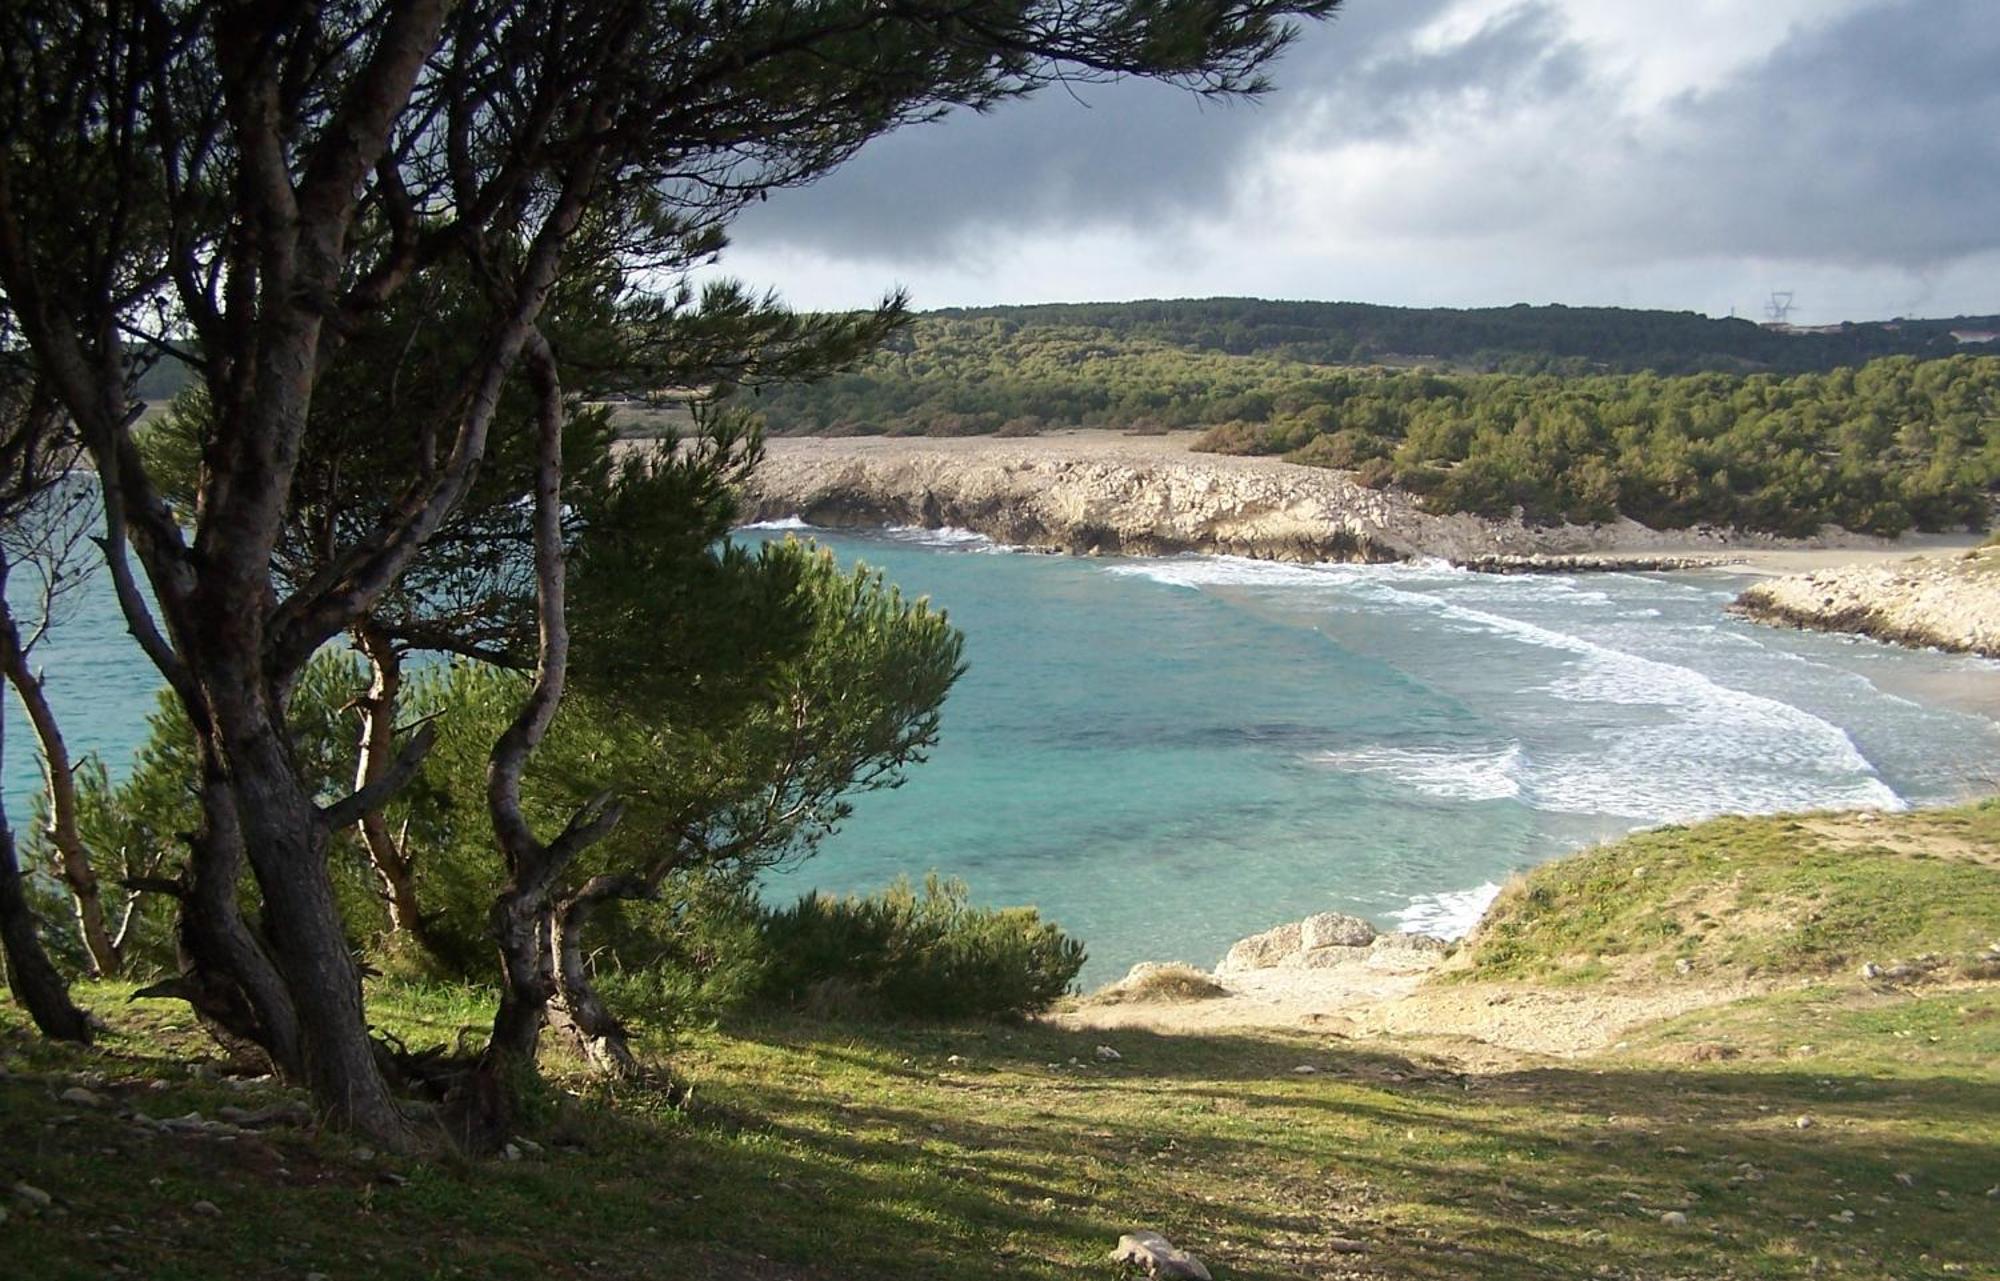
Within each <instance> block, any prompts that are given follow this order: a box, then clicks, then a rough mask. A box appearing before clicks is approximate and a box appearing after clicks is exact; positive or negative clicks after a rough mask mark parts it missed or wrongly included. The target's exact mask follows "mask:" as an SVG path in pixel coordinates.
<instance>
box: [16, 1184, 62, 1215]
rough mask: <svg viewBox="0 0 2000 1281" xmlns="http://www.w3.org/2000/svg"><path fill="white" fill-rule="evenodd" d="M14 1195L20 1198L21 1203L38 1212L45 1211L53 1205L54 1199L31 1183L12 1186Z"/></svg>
mask: <svg viewBox="0 0 2000 1281" xmlns="http://www.w3.org/2000/svg"><path fill="white" fill-rule="evenodd" d="M14 1195H15V1196H17V1197H20V1198H21V1199H22V1200H23V1201H26V1202H27V1203H28V1204H29V1205H32V1206H34V1207H35V1208H36V1209H38V1210H45V1209H47V1208H48V1207H49V1206H51V1205H53V1204H54V1203H55V1198H54V1197H52V1196H50V1195H49V1194H48V1193H46V1192H44V1191H42V1190H41V1189H40V1188H38V1187H36V1186H35V1185H34V1184H32V1183H16V1184H15V1185H14Z"/></svg>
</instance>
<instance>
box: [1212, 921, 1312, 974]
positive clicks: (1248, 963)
mask: <svg viewBox="0 0 2000 1281" xmlns="http://www.w3.org/2000/svg"><path fill="white" fill-rule="evenodd" d="M1299 937H1300V928H1299V922H1297V921H1293V922H1291V923H1290V924H1287V925H1280V926H1278V927H1277V928H1275V929H1269V930H1265V931H1264V932H1263V933H1262V934H1252V935H1251V936H1250V937H1249V938H1247V939H1242V940H1239V941H1238V942H1237V943H1236V945H1235V946H1233V947H1231V948H1230V949H1229V954H1228V955H1227V956H1225V957H1223V958H1222V964H1220V965H1218V966H1216V967H1215V972H1216V973H1217V974H1227V973H1230V972H1231V971H1232V970H1235V971H1240V970H1268V969H1270V968H1272V967H1273V966H1275V965H1277V964H1278V963H1279V962H1281V961H1283V960H1284V959H1285V958H1286V957H1288V956H1290V955H1291V954H1292V953H1294V952H1297V951H1298V950H1299Z"/></svg>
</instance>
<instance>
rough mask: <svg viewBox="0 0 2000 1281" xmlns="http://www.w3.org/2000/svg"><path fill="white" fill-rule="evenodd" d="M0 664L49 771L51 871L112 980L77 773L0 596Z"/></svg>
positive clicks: (101, 970)
mask: <svg viewBox="0 0 2000 1281" xmlns="http://www.w3.org/2000/svg"><path fill="white" fill-rule="evenodd" d="M4 583H5V577H4V575H0V590H4ZM0 667H4V668H5V669H6V676H7V681H8V683H9V684H11V685H12V686H13V687H14V692H15V694H17V695H18V696H19V697H20V699H21V707H22V708H23V709H24V710H25V711H26V712H27V713H28V722H29V724H31V725H32V726H34V730H35V737H36V738H37V739H38V740H39V741H40V742H41V747H42V764H43V767H44V769H45V770H46V771H47V774H48V795H49V840H50V842H51V843H52V844H53V845H54V846H55V848H56V859H55V866H56V874H57V875H58V876H59V877H60V878H61V879H62V883H63V884H64V885H65V886H67V887H68V888H69V894H70V900H71V901H72V902H73V903H74V904H75V905H76V923H77V928H78V930H79V931H80V932H81V933H82V935H83V945H84V947H85V948H86V949H88V950H89V952H90V962H91V966H92V967H93V968H94V969H95V970H96V971H97V975H98V977H100V978H116V977H117V976H118V973H119V971H120V970H121V969H122V968H123V967H124V966H123V958H122V957H120V956H119V954H118V945H117V943H116V942H114V941H113V939H112V935H111V929H110V926H109V925H108V924H107V923H106V921H105V915H104V896H103V894H102V893H101V891H100V890H99V887H98V882H97V871H96V869H95V867H93V866H92V863H91V858H90V851H89V850H88V849H87V848H85V846H84V843H83V834H82V832H81V831H80V830H79V829H78V827H77V812H76V774H75V769H74V766H73V765H72V763H71V761H70V758H69V745H68V744H67V743H65V742H64V741H63V736H62V727H61V726H60V725H59V724H57V722H56V714H55V709H54V708H53V707H51V706H50V705H49V696H48V690H47V689H46V688H45V687H44V686H43V684H42V681H41V678H40V677H38V676H36V675H35V674H34V673H33V672H32V671H30V670H29V669H28V656H27V654H25V653H24V652H22V648H21V632H20V628H19V626H18V625H17V624H16V623H15V621H14V613H13V611H12V610H11V609H9V608H8V607H7V604H6V600H5V598H4V597H0Z"/></svg>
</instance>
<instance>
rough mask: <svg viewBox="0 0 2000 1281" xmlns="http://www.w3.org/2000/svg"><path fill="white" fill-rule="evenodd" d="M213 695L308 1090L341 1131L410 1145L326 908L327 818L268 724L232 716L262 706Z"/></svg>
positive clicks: (356, 979)
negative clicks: (218, 707) (234, 702)
mask: <svg viewBox="0 0 2000 1281" xmlns="http://www.w3.org/2000/svg"><path fill="white" fill-rule="evenodd" d="M211 698H213V699H214V701H215V702H217V703H220V704H222V711H221V714H219V715H218V717H217V719H218V722H219V723H220V725H221V727H222V729H223V741H224V743H225V745H226V747H227V748H228V749H229V752H230V755H229V760H228V764H229V767H230V768H229V780H228V781H229V790H230V792H231V799H232V800H233V801H234V803H235V805H236V812H237V815H238V817H239V821H240V823H241V831H242V837H243V848H244V850H245V851H246V853H247V854H248V857H249V861H250V866H251V870H252V872H253V873H254V874H255V875H256V878H257V885H258V888H259V889H260V890H262V891H263V896H264V934H265V937H266V939H267V940H268V942H269V947H270V951H271V954H272V957H273V959H274V960H275V961H276V963H277V969H278V972H279V973H280V974H281V975H283V977H284V988H285V990H286V991H287V992H289V994H290V996H291V1001H292V1004H293V1006H294V1007H295V1008H296V1010H297V1015H298V1028H299V1049H300V1058H301V1060H302V1063H301V1066H302V1067H303V1069H304V1077H305V1081H306V1084H307V1085H308V1086H309V1087H310V1088H311V1090H312V1092H313V1095H314V1098H315V1100H316V1101H317V1102H318V1103H319V1105H320V1106H321V1107H322V1108H324V1109H326V1111H327V1112H328V1113H329V1114H330V1116H331V1117H332V1118H333V1120H334V1121H335V1123H336V1124H338V1125H340V1126H341V1127H342V1128H345V1129H351V1130H353V1131H355V1132H357V1133H360V1134H364V1135H367V1136H369V1137H371V1138H373V1139H374V1140H376V1141H377V1142H379V1143H382V1144H385V1145H387V1146H391V1147H396V1148H407V1147H410V1146H412V1145H413V1142H414V1136H413V1135H412V1133H411V1131H410V1127H409V1122H408V1120H407V1118H405V1117H404V1116H403V1114H402V1111H401V1110H400V1109H399V1108H398V1107H397V1106H396V1102H395V1099H394V1098H393V1097H392V1096H391V1094H390V1092H389V1085H388V1082H387V1080H386V1079H385V1078H384V1077H383V1075H382V1071H381V1068H380V1066H379V1063H378V1061H377V1059H376V1056H375V1047H374V1043H373V1041H372V1040H371V1039H370V1037H369V1035H368V1021H367V1014H366V1009H365V1005H364V1002H363V999H362V993H361V973H360V970H359V968H358V967H357V966H356V965H355V961H354V957H353V955H352V953H351V952H350V951H349V948H348V943H347V937H346V934H345V931H344V929H343V928H342V926H343V923H342V920H341V915H340V910H339V906H338V904H337V903H336V902H335V901H334V895H333V880H332V876H331V874H330V869H329V867H328V861H327V860H328V850H329V844H330V842H329V839H328V837H329V832H328V830H327V827H326V823H325V820H324V819H323V817H322V816H321V814H320V812H319V809H318V807H317V806H316V805H315V804H314V802H313V798H312V797H311V796H309V795H307V794H306V792H305V790H304V788H303V787H302V786H301V784H300V781H299V776H298V771H297V769H296V768H295V767H294V765H293V762H292V760H291V758H290V754H289V752H288V751H287V750H286V745H285V742H284V740H283V739H282V738H281V736H280V735H279V734H278V733H277V732H276V731H275V730H274V728H273V727H272V725H271V724H270V723H269V722H268V721H264V722H262V723H261V724H260V723H255V722H251V723H246V722H244V721H242V720H239V719H238V718H239V717H243V716H246V715H255V714H257V713H258V712H261V710H262V709H261V708H245V707H241V706H235V705H232V700H230V699H226V698H216V697H215V696H214V695H213V694H212V695H211ZM256 701H258V702H261V701H262V700H256ZM232 731H236V732H232ZM245 731H247V732H245Z"/></svg>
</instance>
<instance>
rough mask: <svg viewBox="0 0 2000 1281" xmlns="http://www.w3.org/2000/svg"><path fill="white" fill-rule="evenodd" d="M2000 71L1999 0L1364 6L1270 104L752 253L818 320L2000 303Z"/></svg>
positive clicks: (1032, 159)
mask: <svg viewBox="0 0 2000 1281" xmlns="http://www.w3.org/2000/svg"><path fill="white" fill-rule="evenodd" d="M1918 18H1921V19H1922V20H1921V21H1917V20H1916V19H1918ZM1996 62H2000V24H1993V23H1991V22H1990V10H1989V9H1987V8H1986V7H1985V2H1984V0H1929V2H1928V3H1926V4H1924V5H1923V6H1922V8H1921V11H1920V12H1919V11H1918V9H1917V8H1916V6H1915V5H1914V4H1913V3H1911V0H1760V3H1758V4H1756V5H1743V4H1740V3H1735V2H1733V0H1694V2H1692V3H1687V2H1684V3H1679V4H1675V5H1671V6H1667V5H1651V6H1642V5H1634V4H1630V3H1626V2H1624V0H1540V2H1535V0H1527V2H1522V0H1411V2H1408V3H1403V4H1400V5H1398V4H1395V3H1393V0H1351V4H1350V6H1349V8H1348V9H1347V10H1346V11H1345V15H1344V16H1343V18H1342V19H1341V20H1340V21H1339V22H1337V23H1334V24H1331V25H1330V26H1328V27H1326V28H1324V29H1321V30H1317V31H1315V32H1313V33H1312V35H1311V36H1310V37H1309V38H1308V39H1307V40H1306V41H1302V42H1301V45H1300V47H1299V48H1298V49H1296V50H1295V51H1294V53H1293V55H1292V56H1291V57H1290V58H1289V59H1288V60H1287V61H1286V62H1285V63H1282V64H1281V65H1280V66H1279V67H1278V68H1277V73H1276V78H1277V80H1278V82H1279V85H1280V93H1279V95H1278V96H1276V97H1275V98H1274V99H1272V100H1271V101H1269V102H1267V103H1264V104H1260V105H1259V106H1257V107H1254V108H1251V109H1248V110H1245V109H1242V108H1237V109H1234V110H1227V111H1223V112H1217V111H1215V110H1214V109H1212V108H1211V109H1209V110H1206V111H1201V110H1197V109H1196V108H1195V106H1194V104H1192V103H1191V102H1190V101H1188V100H1187V99H1185V98H1180V97H1177V96H1175V95H1173V94H1171V93H1168V92H1166V91H1163V90H1160V89H1159V88H1158V87H1156V86H1136V87H1120V88H1119V89H1116V90H1111V91H1102V92H1100V93H1099V94H1097V95H1094V96H1093V99H1092V101H1093V103H1094V109H1092V110H1087V111H1086V110H1083V109H1081V108H1079V107H1077V106H1076V104H1074V103H1071V102H1068V101H1065V100H1062V99H1060V98H1048V99H1043V100H1038V101H1036V102H1032V103H1029V104H1024V105H1021V106H1017V107H1013V108H1010V109H1005V110H1003V111H1002V112H1000V113H998V114H997V115H996V116H994V117H992V118H990V119H983V120H968V121H963V122H961V121H956V120H954V121H950V122H947V123H946V124H944V125H942V126H936V127H933V128H931V129H930V130H927V131H922V132H915V133H911V134H907V135H898V136H896V137H892V138H889V139H885V140H883V141H881V142H880V143H878V144H876V146H875V147H873V148H871V149H870V150H869V151H868V152H865V153H864V154H863V156H862V157H861V158H860V159H859V160H857V161H856V162H855V164H854V165H853V166H852V167H851V169H850V170H849V171H843V172H842V173H840V174H837V175H835V176H834V177H833V178H832V179H830V180H828V181H827V182H826V183H824V184H822V186H820V187H818V188H814V189H810V190H808V191H805V192H799V193H787V194H785V195H783V196H780V197H779V198H777V199H775V200H774V201H773V202H772V204H771V206H769V207H768V212H766V211H759V214H758V216H756V217H753V218H751V219H750V220H748V221H746V223H745V225H744V226H743V228H742V230H741V234H740V236H739V241H740V248H739V249H738V250H736V251H734V252H732V253H731V255H730V256H729V257H728V259H727V260H726V262H725V266H726V267H727V268H728V269H729V270H730V271H731V272H732V273H734V274H738V275H741V276H743V277H745V278H746V279H750V280H753V281H756V282H758V283H772V284H776V285H778V286H779V287H780V288H781V289H782V290H783V291H784V292H785V293H786V294H787V296H789V297H790V298H792V299H793V300H794V301H795V302H797V303H799V304H800V305H804V306H854V305H861V304H863V303H865V302H868V301H870V300H872V299H873V298H875V297H877V296H879V294H880V292H881V291H882V289H883V288H884V287H886V286H888V285H891V284H897V283H900V284H904V285H907V286H908V287H910V289H911V290H912V292H913V294H914V295H915V298H916V301H917V303H918V305H919V306H944V305H958V304H965V305H972V304H978V303H998V302H1027V301H1037V300H1059V299H1066V300H1079V299H1111V298H1132V297H1161V296H1194V295H1204V294H1258V295H1264V296H1279V297H1321V298H1350V299H1360V300H1366V301H1378V302H1392V303H1406V304H1411V305H1462V306H1473V305H1492V304H1503V303H1508V302H1514V301H1529V302H1543V301H1559V302H1568V303H1575V304H1591V303H1616V304H1622V305H1631V306H1662V307H1673V308H1688V309H1694V310H1702V311H1709V312H1712V313H1722V312H1726V311H1728V310H1729V309H1730V308H1731V307H1735V308H1738V309H1739V310H1741V311H1743V312H1745V313H1748V314H1756V313H1757V310H1758V309H1759V308H1761V305H1762V301H1763V299H1764V298H1765V297H1766V296H1768V293H1769V291H1770V290H1772V289H1776V288H1787V289H1792V290H1794V291H1795V292H1796V294H1797V296H1798V301H1799V303H1800V311H1799V314H1798V317H1799V318H1801V319H1808V320H1833V319H1843V318H1867V317H1871V316H1886V315H1891V314H1899V313H1900V314H1955V313H1958V312H1968V311H1980V312H1985V311H1993V310H1996V309H2000V229H1996V223H1995V220H1994V219H1993V218H1992V217H1991V216H1990V212H1991V210H1992V209H1993V208H1995V207H2000V142H1996V140H1995V136H1994V131H1993V130H1992V129H1991V128H1990V126H1988V125H1987V124H1986V123H1985V122H1987V121H1990V120H1991V119H1993V118H1995V116H1996V114H2000V78H1996V77H1994V76H1993V75H1992V74H1991V67H1992V66H1993V65H1996Z"/></svg>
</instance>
